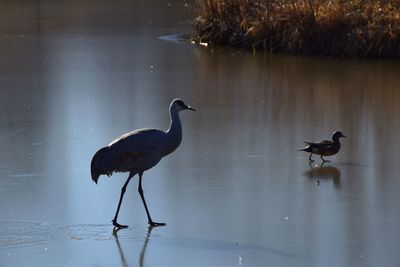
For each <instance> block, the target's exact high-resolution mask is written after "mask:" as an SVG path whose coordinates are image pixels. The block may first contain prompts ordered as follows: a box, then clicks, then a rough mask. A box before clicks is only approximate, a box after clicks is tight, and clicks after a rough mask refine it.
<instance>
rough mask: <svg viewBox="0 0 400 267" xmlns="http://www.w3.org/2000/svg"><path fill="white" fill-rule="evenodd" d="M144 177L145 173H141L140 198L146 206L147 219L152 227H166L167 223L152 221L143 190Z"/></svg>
mask: <svg viewBox="0 0 400 267" xmlns="http://www.w3.org/2000/svg"><path fill="white" fill-rule="evenodd" d="M142 175H143V172H139V186H138V192H139V195H140V197H141V198H142V201H143V205H144V208H145V210H146V214H147V219H148V222H149V225H150V226H152V227H157V226H164V225H166V224H165V223H157V222H153V220H152V219H151V216H150V212H149V209H148V208H147V204H146V200H145V199H144V194H143V188H142Z"/></svg>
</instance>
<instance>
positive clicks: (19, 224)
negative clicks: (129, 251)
mask: <svg viewBox="0 0 400 267" xmlns="http://www.w3.org/2000/svg"><path fill="white" fill-rule="evenodd" d="M0 224H1V227H0V248H4V247H10V246H20V245H26V244H30V243H36V242H43V241H52V240H94V241H104V240H110V239H113V238H114V237H113V231H112V230H113V229H112V226H111V225H110V224H76V225H58V224H48V223H40V222H24V221H0ZM119 237H120V238H121V239H142V238H143V237H144V234H143V232H141V233H140V232H139V231H138V227H136V226H131V227H129V228H128V229H126V230H125V231H124V233H123V235H121V236H119Z"/></svg>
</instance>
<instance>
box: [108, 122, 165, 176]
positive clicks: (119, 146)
mask: <svg viewBox="0 0 400 267" xmlns="http://www.w3.org/2000/svg"><path fill="white" fill-rule="evenodd" d="M164 138H165V132H163V131H160V130H156V129H141V130H137V131H133V132H130V133H126V134H124V135H122V136H121V137H119V138H117V139H115V140H114V141H112V142H111V143H110V144H109V145H108V147H109V149H110V153H109V155H108V157H107V163H106V165H107V169H108V170H110V171H111V173H112V172H128V171H132V170H136V169H137V170H138V169H142V168H145V169H146V166H145V165H151V163H152V162H153V161H155V162H158V161H159V160H160V159H161V157H162V156H161V153H159V152H160V147H161V144H162V142H163V140H164Z"/></svg>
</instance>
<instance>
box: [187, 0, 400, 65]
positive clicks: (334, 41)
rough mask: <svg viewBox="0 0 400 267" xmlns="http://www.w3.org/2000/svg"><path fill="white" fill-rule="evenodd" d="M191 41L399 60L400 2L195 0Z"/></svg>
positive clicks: (282, 51)
mask: <svg viewBox="0 0 400 267" xmlns="http://www.w3.org/2000/svg"><path fill="white" fill-rule="evenodd" d="M195 15H196V18H195V20H194V23H193V33H192V40H193V41H195V42H196V43H207V44H208V46H210V47H216V46H230V47H234V48H237V49H244V50H258V51H264V52H268V53H274V52H278V53H287V54H304V55H314V56H334V57H344V58H348V57H357V58H392V59H393V58H395V59H398V58H400V2H396V3H392V2H391V1H368V0H367V1H361V0H358V1H349V2H343V1H339V0H334V1H312V0H303V1H288V0H285V1H279V0H269V1H261V0H257V1H248V0H197V2H196V7H195Z"/></svg>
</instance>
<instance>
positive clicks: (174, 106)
mask: <svg viewBox="0 0 400 267" xmlns="http://www.w3.org/2000/svg"><path fill="white" fill-rule="evenodd" d="M170 109H171V110H174V111H181V110H185V109H188V110H193V111H196V110H195V109H194V108H192V107H191V106H188V105H186V104H185V103H184V102H183V101H182V100H181V99H178V98H177V99H174V100H173V101H172V102H171V105H170Z"/></svg>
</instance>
